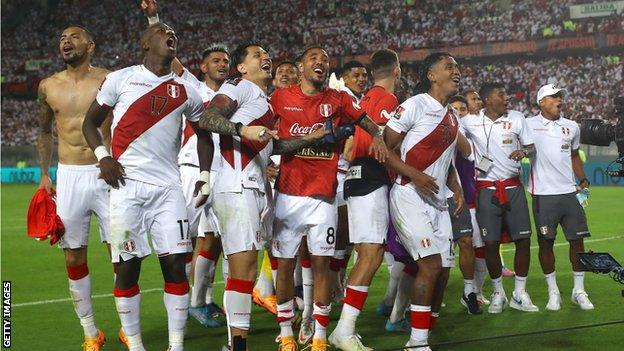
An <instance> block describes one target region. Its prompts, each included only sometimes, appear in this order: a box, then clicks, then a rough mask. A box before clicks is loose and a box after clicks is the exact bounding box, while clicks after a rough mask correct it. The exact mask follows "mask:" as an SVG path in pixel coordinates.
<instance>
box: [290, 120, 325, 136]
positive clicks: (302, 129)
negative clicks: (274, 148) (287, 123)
mask: <svg viewBox="0 0 624 351" xmlns="http://www.w3.org/2000/svg"><path fill="white" fill-rule="evenodd" d="M321 128H323V123H314V124H313V125H311V126H302V125H299V123H295V124H293V125H292V126H291V127H290V135H293V136H300V135H307V134H311V133H314V132H315V131H317V130H319V129H321Z"/></svg>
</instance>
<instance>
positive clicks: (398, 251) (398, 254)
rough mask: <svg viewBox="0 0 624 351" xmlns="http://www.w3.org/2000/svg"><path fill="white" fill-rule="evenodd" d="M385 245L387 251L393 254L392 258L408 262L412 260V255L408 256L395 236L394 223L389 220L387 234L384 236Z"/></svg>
mask: <svg viewBox="0 0 624 351" xmlns="http://www.w3.org/2000/svg"><path fill="white" fill-rule="evenodd" d="M386 247H387V248H388V251H389V252H390V253H391V254H392V256H394V259H395V260H397V261H399V262H401V263H404V264H410V263H413V262H414V259H413V258H412V256H410V254H409V252H407V250H406V249H405V247H403V245H401V243H400V242H399V240H398V238H397V232H396V229H394V224H392V221H390V223H389V225H388V235H387V237H386Z"/></svg>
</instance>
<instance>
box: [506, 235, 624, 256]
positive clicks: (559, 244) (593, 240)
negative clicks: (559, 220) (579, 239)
mask: <svg viewBox="0 0 624 351" xmlns="http://www.w3.org/2000/svg"><path fill="white" fill-rule="evenodd" d="M622 238H624V235H616V236H610V237H607V238H600V239H586V240H583V242H584V243H595V242H599V241H608V240H614V239H622ZM553 246H568V243H567V242H565V243H556V244H554V245H553ZM531 249H539V246H538V245H533V246H531ZM501 251H502V252H515V251H516V249H515V248H511V249H504V250H501Z"/></svg>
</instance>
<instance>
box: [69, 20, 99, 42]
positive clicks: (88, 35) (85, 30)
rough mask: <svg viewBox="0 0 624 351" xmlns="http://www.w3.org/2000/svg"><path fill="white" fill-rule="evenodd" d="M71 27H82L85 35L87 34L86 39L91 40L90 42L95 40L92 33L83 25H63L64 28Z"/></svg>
mask: <svg viewBox="0 0 624 351" xmlns="http://www.w3.org/2000/svg"><path fill="white" fill-rule="evenodd" d="M71 27H76V28H80V29H82V30H83V31H84V33H85V35H86V36H87V39H89V40H91V41H92V42H95V36H94V35H93V33H92V32H91V31H90V30H89V29H88V28H87V27H85V26H83V25H80V24H70V25H69V26H67V27H65V29H67V28H71ZM65 29H64V30H65Z"/></svg>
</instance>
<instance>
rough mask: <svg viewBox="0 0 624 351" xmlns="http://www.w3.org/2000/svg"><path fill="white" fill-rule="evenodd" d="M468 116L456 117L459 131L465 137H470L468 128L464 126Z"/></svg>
mask: <svg viewBox="0 0 624 351" xmlns="http://www.w3.org/2000/svg"><path fill="white" fill-rule="evenodd" d="M468 118H470V117H467V116H465V117H463V118H458V120H459V131H460V132H461V133H462V134H463V135H464V136H465V137H466V138H470V131H469V130H468V128H466V124H467V122H468V121H467V120H468Z"/></svg>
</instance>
